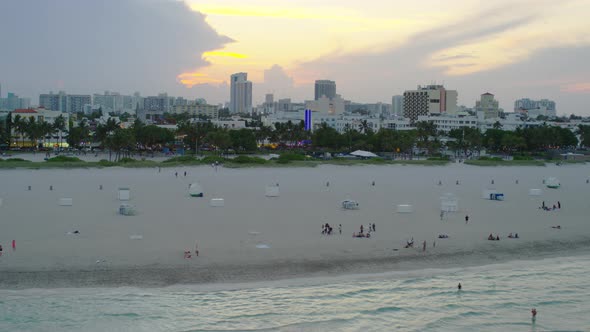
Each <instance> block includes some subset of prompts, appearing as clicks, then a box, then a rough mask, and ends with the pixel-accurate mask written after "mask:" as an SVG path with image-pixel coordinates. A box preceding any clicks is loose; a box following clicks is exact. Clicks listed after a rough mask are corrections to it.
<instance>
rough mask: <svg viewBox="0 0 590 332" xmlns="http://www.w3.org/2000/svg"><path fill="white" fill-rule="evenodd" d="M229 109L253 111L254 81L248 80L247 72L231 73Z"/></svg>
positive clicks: (232, 111)
mask: <svg viewBox="0 0 590 332" xmlns="http://www.w3.org/2000/svg"><path fill="white" fill-rule="evenodd" d="M229 111H230V112H231V113H251V112H252V82H250V81H248V74H247V73H237V74H233V75H231V87H230V103H229Z"/></svg>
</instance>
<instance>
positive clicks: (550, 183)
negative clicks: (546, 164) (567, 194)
mask: <svg viewBox="0 0 590 332" xmlns="http://www.w3.org/2000/svg"><path fill="white" fill-rule="evenodd" d="M545 185H546V186H547V188H551V189H557V188H559V187H560V186H561V183H559V180H558V179H557V178H554V177H549V178H547V179H546V180H545Z"/></svg>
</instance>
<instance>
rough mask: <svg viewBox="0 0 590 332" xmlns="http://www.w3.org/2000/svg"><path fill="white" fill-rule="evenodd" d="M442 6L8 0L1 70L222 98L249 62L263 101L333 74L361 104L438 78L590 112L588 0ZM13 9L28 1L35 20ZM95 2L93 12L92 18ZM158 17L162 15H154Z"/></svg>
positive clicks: (75, 88)
mask: <svg viewBox="0 0 590 332" xmlns="http://www.w3.org/2000/svg"><path fill="white" fill-rule="evenodd" d="M432 4H433V3H432V1H424V2H421V3H416V4H414V3H405V2H385V1H377V0H375V1H370V2H369V3H368V5H367V4H362V5H359V4H356V3H354V2H352V1H339V2H338V6H335V2H334V1H331V0H328V1H324V2H322V3H321V4H316V2H311V1H307V0H304V1H299V2H297V4H296V5H294V4H292V3H288V2H276V1H268V0H256V1H250V2H248V3H247V4H244V3H243V2H238V1H233V0H221V1H219V0H216V1H209V0H206V1H198V2H197V1H192V0H191V1H186V2H185V3H182V2H177V1H165V0H154V1H150V2H140V1H136V0H123V1H114V0H107V1H105V2H104V5H100V4H96V3H94V2H92V1H73V0H56V1H54V2H51V3H43V2H37V1H32V0H23V1H5V2H3V3H1V4H0V28H2V29H3V30H4V31H13V32H12V33H10V34H3V35H2V36H0V42H2V45H10V47H7V48H5V50H4V54H3V57H2V59H0V73H1V77H0V80H1V81H2V84H3V91H10V92H14V93H16V94H17V95H19V96H23V97H32V98H33V99H35V98H34V96H35V95H38V94H41V93H46V92H47V91H51V90H53V91H59V90H65V91H67V92H68V93H72V94H78V93H87V92H90V91H104V90H114V91H121V92H122V93H129V94H131V93H132V92H134V91H142V93H143V94H144V95H157V94H158V93H159V92H163V91H165V92H168V93H170V94H171V95H177V96H185V97H188V98H197V97H201V98H205V99H207V101H208V102H210V103H220V102H227V101H229V99H230V98H229V90H230V87H229V79H228V78H229V75H230V74H231V73H235V72H247V73H248V75H249V78H250V80H251V81H252V82H253V89H252V90H253V104H259V103H261V102H263V101H264V95H265V94H266V93H274V94H275V97H276V98H277V99H279V98H292V99H294V100H311V99H313V98H314V81H315V80H319V79H329V80H333V81H336V82H337V84H338V93H339V94H341V95H342V97H343V98H344V99H347V100H353V101H358V102H387V103H391V100H392V99H391V98H392V96H394V95H401V94H403V92H404V91H405V90H409V89H413V88H414V87H415V86H417V85H419V84H429V83H436V84H444V85H445V86H446V87H448V88H449V89H453V90H457V91H458V92H459V95H458V103H459V104H463V105H468V106H472V105H474V104H475V102H476V101H477V100H478V98H479V96H480V95H481V94H482V93H484V92H491V93H493V94H494V95H495V96H496V98H497V100H498V101H499V102H500V107H501V108H504V109H505V110H510V109H512V105H513V102H514V101H515V100H517V99H521V98H531V99H536V100H540V99H550V100H555V101H556V103H557V104H558V105H559V106H558V110H557V112H558V114H570V113H576V114H581V115H588V114H590V109H589V108H588V107H587V106H586V104H587V103H586V101H585V100H586V99H587V97H588V95H589V94H590V82H589V81H588V79H587V78H588V77H590V66H589V65H588V64H587V62H586V61H585V60H584V59H585V58H587V57H588V56H590V37H588V36H587V34H586V32H587V31H589V30H590V23H589V22H587V21H586V20H585V19H584V13H585V12H587V10H588V9H590V4H589V3H587V2H586V1H576V0H570V1H562V2H560V3H554V2H551V1H528V0H523V1H518V2H508V1H503V0H502V1H497V2H494V3H491V4H490V3H478V2H474V1H449V2H447V3H445V7H444V8H442V9H441V8H439V7H437V6H432ZM113 8H116V9H117V10H116V11H115V10H112V9H113ZM10 13H26V14H27V15H28V16H29V18H28V20H27V22H28V23H27V25H26V26H24V25H22V24H20V23H19V21H21V20H22V15H14V14H10ZM131 13H135V15H130V14H131ZM90 14H91V15H92V16H93V17H95V18H96V20H95V22H94V23H93V24H86V23H84V22H85V18H86V17H88V15H90ZM48 17H50V18H51V24H49V25H48V22H49V18H48ZM121 17H127V18H128V19H127V20H120V19H118V18H121ZM60 18H64V19H60ZM65 18H67V20H66V19H65ZM154 20H158V21H159V22H161V24H159V25H158V26H157V27H153V26H152V25H153V24H151V23H150V22H153V21H154ZM72 25H75V26H76V29H71V26H72ZM14 26H19V29H18V30H14V29H13V27H14ZM244 26H248V29H244ZM96 31H101V33H100V34H98V33H96ZM314 32H315V33H314ZM50 36H53V38H49V37H50ZM57 36H59V37H57ZM115 36H116V37H115ZM130 41H133V42H130ZM190 41H194V42H190ZM66 45H78V47H75V48H71V47H70V48H67V47H66ZM130 45H132V47H130ZM153 45H161V47H154V46H153ZM39 49H43V50H44V51H43V52H39V51H38V50H39ZM65 49H68V51H67V52H64V50H65ZM170 49H173V50H174V52H170V51H169V50H170ZM189 86H192V87H190V88H189Z"/></svg>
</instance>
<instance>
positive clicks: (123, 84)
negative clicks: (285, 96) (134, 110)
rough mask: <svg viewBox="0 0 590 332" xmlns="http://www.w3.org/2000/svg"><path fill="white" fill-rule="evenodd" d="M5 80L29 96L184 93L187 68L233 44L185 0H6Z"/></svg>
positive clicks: (0, 37)
mask: <svg viewBox="0 0 590 332" xmlns="http://www.w3.org/2000/svg"><path fill="white" fill-rule="evenodd" d="M0 31H4V33H2V34H0V45H2V51H1V52H2V56H1V61H0V73H1V74H2V77H1V79H2V81H3V82H2V83H3V85H4V86H6V87H10V88H11V89H12V90H13V91H15V92H19V93H20V94H22V95H31V96H35V95H36V94H37V93H39V92H45V91H48V90H57V89H66V91H67V92H70V93H92V92H99V91H103V90H118V91H121V92H132V91H142V92H143V93H144V94H153V93H157V92H159V91H168V92H172V93H174V92H175V91H182V90H183V89H184V88H183V87H182V85H181V84H180V83H179V82H178V80H177V75H179V74H181V73H183V72H189V71H195V69H197V68H200V67H203V66H207V65H208V62H207V61H206V60H205V59H204V58H203V57H202V54H203V53H204V52H206V51H211V50H216V49H220V48H222V47H223V46H224V45H225V44H227V43H230V42H232V40H231V39H229V38H228V37H224V36H221V35H219V34H218V33H217V32H216V31H215V30H214V29H213V28H211V27H210V26H209V25H208V24H207V23H206V22H205V16H204V15H202V14H200V13H197V12H194V11H192V10H191V9H190V8H189V7H188V6H187V5H186V4H185V3H184V2H179V1H168V0H101V1H95V0H3V1H0Z"/></svg>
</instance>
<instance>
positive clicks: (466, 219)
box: [465, 216, 469, 225]
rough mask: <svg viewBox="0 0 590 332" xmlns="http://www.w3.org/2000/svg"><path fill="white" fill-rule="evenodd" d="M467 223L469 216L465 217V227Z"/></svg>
mask: <svg viewBox="0 0 590 332" xmlns="http://www.w3.org/2000/svg"><path fill="white" fill-rule="evenodd" d="M468 222H469V216H465V225H467V223H468Z"/></svg>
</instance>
